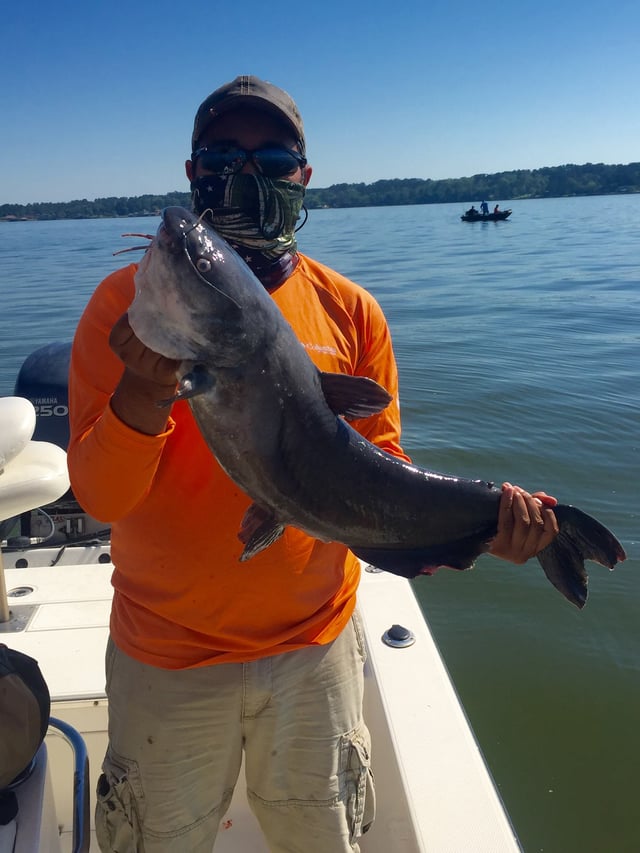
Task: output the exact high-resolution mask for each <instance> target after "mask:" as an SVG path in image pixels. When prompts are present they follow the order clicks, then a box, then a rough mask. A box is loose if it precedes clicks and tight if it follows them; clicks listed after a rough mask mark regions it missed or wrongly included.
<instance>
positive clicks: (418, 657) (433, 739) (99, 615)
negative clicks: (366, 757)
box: [0, 545, 520, 853]
mask: <svg viewBox="0 0 640 853" xmlns="http://www.w3.org/2000/svg"><path fill="white" fill-rule="evenodd" d="M100 554H102V555H103V556H102V559H105V558H107V557H106V556H105V555H107V554H108V548H107V546H100V545H96V546H92V547H89V548H84V549H78V548H73V547H69V548H67V549H63V550H62V551H60V549H57V548H52V549H44V550H40V551H35V550H31V551H28V552H17V553H16V552H11V553H5V554H4V562H5V574H6V584H7V589H8V591H9V594H10V597H9V602H10V607H11V611H12V614H13V616H14V620H13V623H12V625H13V627H14V629H15V628H18V629H19V630H7V626H5V630H4V632H1V633H0V640H2V641H4V642H6V643H7V644H8V645H10V646H12V647H13V648H16V649H19V650H21V651H23V652H26V653H27V654H29V655H31V656H32V657H34V658H35V659H36V660H37V661H38V662H39V664H40V668H41V670H42V672H43V674H44V676H45V679H46V680H47V683H48V685H49V688H50V692H51V697H52V715H53V716H55V717H59V718H60V719H62V720H65V721H67V722H68V723H70V724H71V725H73V726H74V727H75V728H76V729H78V731H80V732H81V733H82V735H83V737H84V739H85V742H86V744H87V748H88V753H89V762H90V771H91V792H92V798H93V790H94V789H95V781H96V779H97V776H98V775H99V772H100V764H101V760H102V756H103V753H104V748H105V744H106V728H107V702H106V698H105V695H104V676H103V655H104V648H105V644H106V639H107V631H108V619H109V609H110V601H111V584H110V577H111V571H112V566H111V564H110V563H99V562H97V560H98V559H99V558H100ZM54 561H55V565H53V566H52V565H51V564H52V563H53V562H54ZM16 565H17V566H22V567H16ZM16 591H18V593H19V594H18V595H16ZM359 607H360V611H361V614H362V618H363V624H364V629H365V634H366V639H367V645H368V649H369V660H368V662H367V666H366V670H365V713H366V718H367V723H368V725H369V728H370V729H371V733H372V738H373V744H374V750H373V769H374V773H375V777H376V789H377V799H378V815H377V818H376V821H375V824H374V826H373V828H372V829H371V831H370V832H369V833H367V834H366V835H365V836H364V837H363V839H362V841H361V850H362V853H390V851H393V853H427V851H428V853H445V851H447V853H454V851H455V853H460V851H464V853H514V851H518V850H520V847H519V845H518V842H517V840H516V838H515V836H514V833H513V830H512V827H511V825H510V823H509V820H508V817H507V816H506V814H505V811H504V808H503V805H502V802H501V800H500V798H499V795H498V794H497V791H496V788H495V786H494V784H493V781H492V779H491V776H490V775H489V773H488V770H487V768H486V765H485V763H484V760H483V757H482V755H481V753H480V750H479V749H478V746H477V744H476V742H475V739H474V736H473V733H472V731H471V729H470V727H469V724H468V721H467V719H466V717H465V714H464V711H463V709H462V707H461V705H460V702H459V700H458V697H457V695H456V693H455V690H454V689H453V686H452V684H451V681H450V679H449V675H448V673H447V671H446V668H445V666H444V664H443V662H442V660H441V657H440V655H439V653H438V650H437V648H436V646H435V643H434V641H433V638H432V636H431V634H430V632H429V629H428V626H427V624H426V622H425V620H424V618H423V615H422V612H421V611H420V608H419V606H418V603H417V601H416V599H415V596H414V595H413V591H412V589H411V586H410V584H409V583H408V582H407V581H405V580H403V579H401V578H398V577H395V576H392V575H390V574H386V573H380V572H375V573H371V572H369V571H363V578H362V583H361V586H360V590H359ZM393 624H399V625H402V626H404V627H406V628H408V629H410V630H411V631H412V632H413V633H414V635H415V638H416V641H415V643H414V644H413V645H412V646H410V647H408V648H401V649H398V648H392V647H390V646H388V645H385V643H383V642H382V639H381V638H382V635H383V634H384V632H385V631H386V630H387V629H388V628H390V627H391V626H392V625H393ZM47 747H48V754H49V765H50V767H51V768H52V776H53V789H54V797H55V808H56V813H57V816H58V822H60V823H62V825H63V831H62V835H61V847H62V850H63V851H65V852H66V851H70V850H71V824H72V778H73V768H72V756H71V752H70V750H69V748H68V746H67V744H66V742H64V741H63V740H62V738H61V737H60V736H58V735H56V733H55V732H54V731H53V730H50V734H49V735H48V737H47ZM243 788H244V786H243V783H242V778H241V779H240V781H239V784H238V786H237V789H236V794H235V796H234V799H233V802H232V804H231V807H230V810H229V812H228V813H227V815H226V817H225V821H224V827H225V828H224V829H222V830H221V832H220V834H219V836H218V841H217V842H216V845H215V851H216V853H249V851H251V853H267V847H266V844H265V843H264V840H263V838H262V836H261V834H260V831H259V828H258V826H257V823H256V821H255V819H254V817H253V815H252V813H251V812H250V810H249V807H248V804H247V800H246V797H245V795H244V790H243ZM91 811H93V801H92V809H91ZM94 848H95V842H94V845H93V846H92V850H93V849H94Z"/></svg>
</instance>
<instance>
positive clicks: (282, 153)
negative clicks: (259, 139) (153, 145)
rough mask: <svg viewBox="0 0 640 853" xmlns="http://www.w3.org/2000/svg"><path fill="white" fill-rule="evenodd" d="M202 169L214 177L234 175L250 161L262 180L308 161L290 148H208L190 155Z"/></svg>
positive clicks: (284, 173)
mask: <svg viewBox="0 0 640 853" xmlns="http://www.w3.org/2000/svg"><path fill="white" fill-rule="evenodd" d="M191 159H192V160H194V161H195V160H196V159H197V160H198V161H199V163H200V165H201V167H202V168H203V169H206V170H207V172H212V173H213V174H214V175H235V174H236V173H237V172H239V171H240V169H242V167H243V166H244V165H245V163H247V162H248V161H249V160H251V162H252V163H253V165H254V166H255V167H256V169H257V170H258V171H259V172H260V174H261V175H264V176H265V178H281V177H283V176H284V175H290V174H291V173H292V172H295V171H296V169H301V168H302V167H303V166H306V165H307V160H306V158H305V157H303V156H302V154H299V153H298V152H297V151H292V150H291V148H284V147H278V146H275V145H270V146H267V147H266V148H256V149H255V150H254V151H247V150H246V149H245V148H239V147H237V146H232V145H209V146H207V147H206V148H198V149H197V150H196V151H194V152H193V154H192V155H191Z"/></svg>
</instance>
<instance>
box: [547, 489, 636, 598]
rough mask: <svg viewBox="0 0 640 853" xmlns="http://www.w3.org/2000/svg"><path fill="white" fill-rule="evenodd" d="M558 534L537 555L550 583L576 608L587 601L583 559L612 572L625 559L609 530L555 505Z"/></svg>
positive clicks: (581, 514) (570, 510) (619, 545)
mask: <svg viewBox="0 0 640 853" xmlns="http://www.w3.org/2000/svg"><path fill="white" fill-rule="evenodd" d="M553 511H554V513H555V515H556V518H557V519H558V526H559V528H560V532H559V534H558V536H557V537H556V538H555V539H554V540H553V542H552V543H551V544H550V545H548V546H547V547H546V548H545V549H544V550H543V551H540V553H539V554H538V560H539V562H540V565H541V566H542V568H543V569H544V573H545V574H546V576H547V577H548V578H549V580H550V581H551V583H552V584H553V585H554V586H555V588H556V589H558V590H559V591H560V592H561V593H562V594H563V595H564V597H565V598H567V599H568V600H569V601H570V602H571V603H572V604H575V606H576V607H578V608H580V609H582V608H583V607H584V605H585V604H586V601H587V583H588V581H589V578H588V576H587V572H586V569H585V567H584V561H585V560H594V561H595V562H596V563H600V565H601V566H606V568H608V569H613V568H614V566H615V565H616V563H617V562H619V561H622V560H624V559H625V558H626V556H627V555H626V554H625V552H624V548H623V547H622V545H621V544H620V543H619V542H618V540H617V539H616V537H615V536H614V535H613V533H611V531H610V530H607V528H606V527H605V526H604V525H603V524H600V522H599V521H596V519H595V518H592V517H591V516H590V515H587V514H586V512H582V510H579V509H577V508H576V507H574V506H567V505H563V504H558V505H557V506H555V507H554V508H553Z"/></svg>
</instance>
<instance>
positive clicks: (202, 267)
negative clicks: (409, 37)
mask: <svg viewBox="0 0 640 853" xmlns="http://www.w3.org/2000/svg"><path fill="white" fill-rule="evenodd" d="M196 269H197V270H198V272H210V271H211V261H208V260H207V259H206V258H198V260H197V261H196Z"/></svg>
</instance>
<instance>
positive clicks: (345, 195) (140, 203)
mask: <svg viewBox="0 0 640 853" xmlns="http://www.w3.org/2000/svg"><path fill="white" fill-rule="evenodd" d="M636 193H640V163H628V164H626V165H606V164H604V163H595V164H594V163H585V164H583V165H581V166H576V165H572V164H569V165H566V166H549V167H544V168H542V169H518V170H514V171H510V172H497V173H495V174H492V175H488V174H479V175H473V176H472V177H468V178H450V179H443V180H437V181H434V180H431V179H430V178H426V179H423V178H393V179H389V180H380V181H374V182H373V183H371V184H364V183H356V184H334V185H332V186H330V187H325V188H319V189H316V188H313V187H311V188H308V189H307V192H306V195H305V205H306V207H307V208H308V209H309V210H317V209H323V208H325V209H326V208H328V209H335V208H352V207H389V206H396V205H412V204H416V205H418V204H455V203H459V204H462V205H467V206H468V205H469V204H471V203H479V202H480V201H482V200H487V201H492V202H495V201H499V202H500V203H501V204H504V202H507V201H509V202H511V201H521V200H525V199H533V198H572V197H582V196H600V195H633V194H636ZM190 204H191V194H190V193H188V192H177V191H176V192H171V193H166V194H164V195H150V194H149V195H142V196H132V197H127V196H120V197H116V196H113V197H109V198H97V199H94V200H93V201H89V200H87V199H75V200H73V201H68V202H34V203H31V204H0V222H31V221H42V220H55V219H111V218H133V217H142V216H158V215H159V213H160V211H161V210H162V209H163V208H165V207H170V206H172V205H177V206H180V207H189V206H190Z"/></svg>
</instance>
